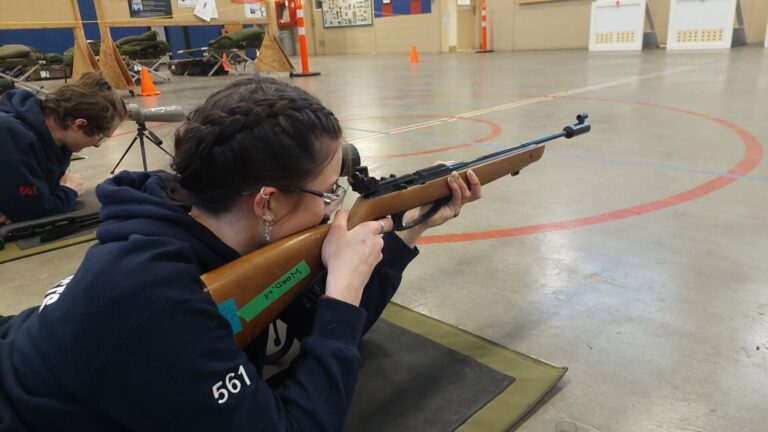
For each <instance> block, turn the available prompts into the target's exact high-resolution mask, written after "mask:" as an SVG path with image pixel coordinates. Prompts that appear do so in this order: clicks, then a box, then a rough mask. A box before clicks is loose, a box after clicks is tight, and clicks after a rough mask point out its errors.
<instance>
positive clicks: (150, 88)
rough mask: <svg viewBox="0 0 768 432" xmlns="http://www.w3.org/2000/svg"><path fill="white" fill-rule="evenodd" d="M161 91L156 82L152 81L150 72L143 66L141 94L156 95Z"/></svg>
mask: <svg viewBox="0 0 768 432" xmlns="http://www.w3.org/2000/svg"><path fill="white" fill-rule="evenodd" d="M159 94H160V92H159V91H157V90H156V89H155V83H154V82H152V76H151V75H150V74H149V71H148V70H147V68H141V91H140V92H139V93H138V95H139V96H155V95H159Z"/></svg>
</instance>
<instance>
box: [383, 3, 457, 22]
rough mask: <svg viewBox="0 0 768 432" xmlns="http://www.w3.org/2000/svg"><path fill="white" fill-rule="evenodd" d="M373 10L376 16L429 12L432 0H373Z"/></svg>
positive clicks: (430, 11)
mask: <svg viewBox="0 0 768 432" xmlns="http://www.w3.org/2000/svg"><path fill="white" fill-rule="evenodd" d="M459 4H461V2H459ZM373 12H374V15H373V16H374V17H375V18H384V17H391V16H403V15H418V14H428V13H432V0H373Z"/></svg>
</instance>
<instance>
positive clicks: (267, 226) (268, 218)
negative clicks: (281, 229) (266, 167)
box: [259, 189, 275, 243]
mask: <svg viewBox="0 0 768 432" xmlns="http://www.w3.org/2000/svg"><path fill="white" fill-rule="evenodd" d="M259 193H260V194H261V197H262V198H264V216H262V219H263V220H264V240H266V241H267V243H270V242H272V239H271V238H270V237H269V232H270V231H272V225H274V222H275V218H274V217H273V216H272V215H269V214H267V209H269V195H264V189H262V190H261V192H259Z"/></svg>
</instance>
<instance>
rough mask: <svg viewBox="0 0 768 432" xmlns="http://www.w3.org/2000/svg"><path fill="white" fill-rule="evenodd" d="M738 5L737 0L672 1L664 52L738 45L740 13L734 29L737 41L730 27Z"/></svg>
mask: <svg viewBox="0 0 768 432" xmlns="http://www.w3.org/2000/svg"><path fill="white" fill-rule="evenodd" d="M739 6H740V5H739V3H738V0H672V3H671V4H670V10H669V31H668V32H667V49H672V50H674V49H717V48H720V49H722V48H730V47H731V46H732V45H733V43H734V42H741V39H742V38H743V35H744V28H743V22H744V21H743V18H742V17H741V13H738V21H739V27H737V29H736V30H737V31H738V36H739V37H738V38H735V37H734V27H733V22H734V20H735V19H736V18H737V9H739ZM739 12H740V9H739ZM737 39H738V40H737Z"/></svg>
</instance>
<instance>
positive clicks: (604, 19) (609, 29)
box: [589, 0, 646, 51]
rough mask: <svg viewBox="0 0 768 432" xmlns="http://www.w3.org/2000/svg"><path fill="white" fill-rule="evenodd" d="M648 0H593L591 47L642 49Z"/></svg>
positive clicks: (599, 49)
mask: <svg viewBox="0 0 768 432" xmlns="http://www.w3.org/2000/svg"><path fill="white" fill-rule="evenodd" d="M645 10H646V0H618V1H617V0H597V1H595V2H593V3H592V16H591V18H590V26H589V50H590V51H639V50H641V49H642V48H643V26H644V24H645Z"/></svg>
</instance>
